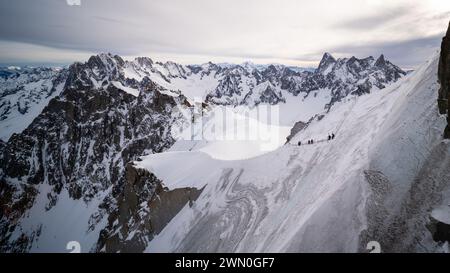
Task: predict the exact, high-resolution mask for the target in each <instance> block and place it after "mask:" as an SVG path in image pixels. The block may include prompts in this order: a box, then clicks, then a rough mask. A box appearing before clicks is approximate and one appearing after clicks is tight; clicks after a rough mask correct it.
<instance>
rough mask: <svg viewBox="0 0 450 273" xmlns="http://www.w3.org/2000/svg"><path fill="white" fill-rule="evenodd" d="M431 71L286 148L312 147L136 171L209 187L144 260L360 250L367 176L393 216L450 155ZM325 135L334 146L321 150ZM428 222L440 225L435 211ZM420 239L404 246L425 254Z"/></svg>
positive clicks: (184, 157)
mask: <svg viewBox="0 0 450 273" xmlns="http://www.w3.org/2000/svg"><path fill="white" fill-rule="evenodd" d="M437 61H438V56H437V55H436V56H435V57H434V58H433V59H432V61H430V62H428V63H426V64H424V65H423V66H422V67H421V68H420V69H418V70H417V71H416V72H414V73H412V74H411V75H409V76H407V77H405V78H403V79H401V80H399V81H398V82H397V83H394V84H393V85H391V86H389V87H387V88H385V89H383V90H379V91H377V92H373V93H371V94H368V95H364V96H360V97H354V98H351V99H347V100H346V101H342V102H340V103H337V104H335V105H334V106H333V107H332V108H331V111H330V112H329V113H327V114H326V115H325V117H324V118H322V119H321V120H318V119H315V120H314V121H313V122H311V124H310V125H309V126H308V127H307V128H306V129H303V130H302V131H300V132H299V133H298V134H297V135H296V136H295V137H294V138H293V140H292V141H291V143H297V142H298V141H302V142H303V143H305V141H306V140H307V139H310V138H314V139H315V140H316V144H314V145H302V146H300V147H299V146H296V145H293V144H287V145H284V146H282V147H280V148H278V149H276V150H273V151H271V152H268V153H265V154H261V155H259V156H256V157H253V158H249V159H243V160H220V159H215V158H213V157H211V155H208V154H207V153H205V152H203V151H201V149H200V150H199V149H192V151H189V150H187V151H179V152H169V153H162V154H155V155H150V156H147V157H143V158H142V159H143V161H140V162H135V164H136V165H137V166H138V167H142V168H147V169H149V170H150V171H151V172H153V173H154V174H155V175H156V176H157V177H158V178H160V179H161V180H162V181H163V183H164V185H165V186H167V187H168V188H169V189H173V188H178V187H188V186H192V187H197V188H201V187H203V186H205V185H206V187H205V188H204V190H203V192H202V194H201V195H200V197H199V198H198V200H197V201H196V202H195V203H194V204H193V205H192V206H185V207H184V208H183V209H182V210H181V211H180V212H179V213H178V214H177V215H176V216H175V217H174V218H173V219H172V220H171V222H170V223H169V224H168V225H167V226H166V227H165V228H164V230H163V231H162V232H161V233H160V234H158V235H157V236H156V237H155V238H154V239H153V240H152V241H151V242H150V243H149V246H148V248H147V251H148V252H173V251H175V252H176V251H189V252H199V251H207V252H216V251H218V252H260V251H262V252H269V251H270V252H271V251H273V252H278V251H283V252H297V251H313V252H318V251H320V252H322V251H323V252H355V251H359V250H360V249H361V247H362V249H364V248H365V246H361V245H360V244H361V242H360V240H361V238H360V234H361V232H362V231H363V230H366V229H370V228H371V227H373V225H376V224H377V223H373V221H375V220H376V219H375V220H374V219H372V218H370V217H371V215H370V214H369V213H368V211H369V206H370V200H371V198H372V196H373V193H374V192H376V191H377V190H380V189H377V188H376V187H370V185H369V183H368V182H367V179H366V176H365V173H366V172H367V171H373V170H375V171H378V172H380V173H382V174H384V175H385V176H386V177H387V179H388V180H389V181H390V186H389V187H388V188H390V190H391V193H392V194H391V195H389V196H388V197H390V198H391V199H389V198H387V199H386V200H387V201H384V202H385V203H383V204H384V205H385V206H386V207H387V208H390V209H391V210H392V213H393V214H396V211H398V210H399V209H398V208H399V207H400V206H401V205H402V201H403V199H402V198H403V197H404V196H405V195H406V192H407V191H408V190H409V189H410V188H411V185H412V182H413V181H414V178H415V177H416V176H417V175H419V169H420V167H421V166H422V165H423V164H424V161H425V159H426V158H428V157H429V156H430V154H431V151H430V149H431V148H432V147H435V146H436V145H446V146H445V147H444V148H443V149H444V150H445V149H447V151H450V150H449V145H448V143H444V142H442V141H441V136H440V132H442V130H443V127H444V126H445V123H444V119H443V118H442V117H440V116H439V115H438V113H437V107H436V97H437V88H438V85H437V83H436V80H437V78H436V71H437ZM331 132H334V133H335V134H336V139H335V140H333V141H330V142H328V141H326V140H324V139H326V137H327V135H328V134H329V133H331ZM321 140H324V141H321ZM175 146H176V145H175ZM237 152H238V151H237ZM447 154H448V152H447ZM444 186H446V185H444ZM446 187H447V192H450V191H448V185H447V186H446ZM444 188H445V187H444ZM396 198H397V199H396ZM396 200H397V201H396ZM444 200H449V199H445V198H444ZM434 205H436V204H434ZM439 205H442V204H439ZM427 208H429V207H427ZM427 213H428V212H427V211H424V212H423V214H422V215H421V216H422V218H423V217H425V216H426V215H427ZM435 214H439V216H440V217H443V216H445V215H447V214H446V213H442V211H438V210H436V212H435ZM396 215H398V213H397V214H396ZM406 219H407V220H408V219H409V218H406ZM387 225H389V223H388V224H387ZM424 230H425V229H424V228H422V229H417V231H416V230H410V234H409V235H408V236H410V237H412V238H414V236H415V235H417V234H416V233H423V234H422V235H420V236H422V237H421V238H420V240H422V241H423V243H426V244H428V245H432V244H433V243H432V241H430V240H431V239H430V238H429V237H430V236H427V235H426V234H425V233H426V232H424ZM370 235H371V234H369V237H370ZM417 236H419V235H417ZM404 237H405V236H404ZM404 237H403V239H404V240H405V241H406V240H408V238H404ZM369 239H370V238H369ZM382 247H383V245H382ZM389 247H391V246H389ZM392 249H394V250H395V248H390V250H392ZM405 249H406V247H405V248H403V250H405ZM397 250H402V247H399V248H397Z"/></svg>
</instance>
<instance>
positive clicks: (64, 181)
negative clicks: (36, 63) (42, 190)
mask: <svg viewBox="0 0 450 273" xmlns="http://www.w3.org/2000/svg"><path fill="white" fill-rule="evenodd" d="M121 65H123V61H122V60H121V59H120V57H117V56H116V57H112V56H111V55H106V54H103V55H99V56H93V57H91V58H90V59H89V61H88V62H87V63H85V64H81V63H76V64H74V65H72V66H71V67H70V69H69V73H68V74H69V75H68V78H67V81H66V84H65V88H64V90H63V92H62V93H61V95H60V96H58V97H56V98H54V99H52V100H51V101H50V102H49V104H48V105H47V106H46V107H45V109H44V110H43V112H42V113H41V114H40V115H39V116H38V117H37V118H36V119H35V120H34V121H33V122H32V123H31V125H30V126H29V127H28V128H27V129H25V130H24V131H23V132H22V133H21V134H14V135H13V136H12V137H11V138H10V139H9V141H8V142H7V143H1V144H0V152H1V153H0V194H1V198H0V201H1V203H0V205H1V209H2V213H1V215H0V217H1V220H0V251H1V252H6V251H28V250H29V247H30V243H31V242H32V241H33V238H32V237H33V236H39V230H36V232H35V233H34V232H33V233H32V234H30V233H27V234H25V233H23V234H22V235H21V236H19V238H18V239H11V238H12V237H11V235H12V233H13V232H14V231H15V229H16V228H17V224H18V220H19V219H20V218H21V217H22V215H23V214H24V212H25V211H27V210H28V209H29V208H30V207H31V206H32V205H33V202H34V200H35V197H36V195H37V193H38V189H39V187H40V186H41V185H42V184H48V185H49V187H50V189H51V190H50V191H49V192H48V193H47V199H48V201H47V203H46V206H45V208H46V210H50V209H51V208H52V207H53V206H55V205H56V204H57V202H58V200H59V194H60V193H61V191H62V190H66V191H67V192H68V194H69V196H70V198H72V199H75V200H80V202H86V203H88V202H90V201H91V199H93V198H94V197H96V196H97V194H98V193H100V192H106V190H107V189H112V190H111V191H110V192H111V193H110V194H108V195H107V196H106V198H105V199H104V200H103V202H102V204H101V205H100V207H99V211H98V212H97V214H96V215H93V216H92V217H93V218H92V221H90V224H91V225H92V228H93V227H94V226H95V225H96V224H97V223H98V221H100V219H101V218H102V217H103V216H104V215H107V214H109V213H111V212H113V211H114V210H115V208H116V204H115V198H116V197H117V196H119V195H120V194H121V193H122V192H123V188H124V185H125V183H124V181H125V166H126V164H127V162H129V161H132V160H135V159H137V157H138V156H141V155H144V154H149V153H157V152H162V151H163V150H164V149H167V148H168V147H170V146H171V145H172V144H173V143H174V141H175V140H174V139H173V138H172V136H171V126H172V124H173V123H174V119H177V118H179V116H178V115H177V112H176V111H174V109H176V106H177V105H179V104H184V103H185V98H184V97H183V96H178V97H172V96H169V95H165V94H162V93H161V92H160V87H158V86H157V85H155V84H154V83H153V82H151V81H150V80H149V79H148V78H144V79H143V80H142V81H141V82H126V81H125V79H124V78H123V76H122V74H121V73H119V70H118V69H117V67H120V66H121ZM111 80H119V81H123V85H128V86H130V85H132V86H134V87H136V88H137V89H139V91H140V93H139V96H138V97H135V96H133V95H131V94H129V93H127V92H124V91H123V90H121V89H118V88H116V87H115V86H114V85H111V84H109V81H111ZM98 83H101V84H100V86H99V85H98ZM31 217H32V216H31ZM34 220H36V222H39V219H34Z"/></svg>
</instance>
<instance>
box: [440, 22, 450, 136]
mask: <svg viewBox="0 0 450 273" xmlns="http://www.w3.org/2000/svg"><path fill="white" fill-rule="evenodd" d="M438 80H439V83H440V84H441V88H440V89H439V97H438V107H439V112H440V113H441V114H442V115H445V114H446V115H447V127H446V128H445V131H444V137H445V138H450V103H449V99H450V24H449V27H448V29H447V33H446V35H445V36H444V38H442V44H441V56H440V58H439V69H438Z"/></svg>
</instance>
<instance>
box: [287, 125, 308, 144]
mask: <svg viewBox="0 0 450 273" xmlns="http://www.w3.org/2000/svg"><path fill="white" fill-rule="evenodd" d="M306 126H308V123H305V122H302V121H297V122H296V123H295V124H294V127H292V129H291V133H290V134H289V136H287V137H286V142H289V141H291V139H292V138H293V137H294V136H295V135H296V134H297V133H298V132H300V131H301V130H303V129H304V128H305V127H306ZM293 144H295V143H293Z"/></svg>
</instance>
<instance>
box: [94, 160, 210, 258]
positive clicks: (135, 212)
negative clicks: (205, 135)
mask: <svg viewBox="0 0 450 273" xmlns="http://www.w3.org/2000/svg"><path fill="white" fill-rule="evenodd" d="M201 192H202V190H198V189H195V188H178V189H174V190H168V189H167V188H163V186H162V182H161V181H160V180H159V179H158V178H156V176H155V175H154V174H152V173H150V172H148V171H147V170H144V169H138V168H135V167H134V166H133V165H132V164H131V163H129V164H128V165H127V166H126V182H125V187H124V191H123V193H122V194H121V195H120V196H119V197H118V209H117V210H116V211H115V212H114V213H112V214H110V216H109V218H108V223H109V224H108V226H107V227H106V228H105V229H104V230H103V231H102V232H101V235H100V239H99V241H98V244H97V249H96V251H105V252H121V253H123V252H143V251H144V250H145V248H146V247H147V246H148V244H149V242H150V241H151V240H152V239H153V237H154V235H156V234H158V233H160V232H161V231H162V230H163V228H164V227H165V226H166V225H167V224H168V223H169V221H170V220H171V219H172V218H173V217H174V216H175V215H176V214H177V213H178V212H179V211H180V210H181V209H182V208H183V207H184V206H185V205H186V204H189V205H192V202H194V201H195V200H197V198H198V197H199V195H200V193H201ZM150 243H151V242H150Z"/></svg>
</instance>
